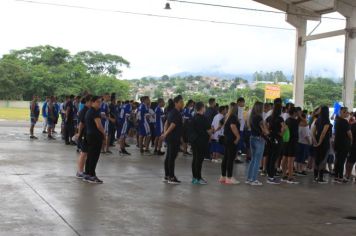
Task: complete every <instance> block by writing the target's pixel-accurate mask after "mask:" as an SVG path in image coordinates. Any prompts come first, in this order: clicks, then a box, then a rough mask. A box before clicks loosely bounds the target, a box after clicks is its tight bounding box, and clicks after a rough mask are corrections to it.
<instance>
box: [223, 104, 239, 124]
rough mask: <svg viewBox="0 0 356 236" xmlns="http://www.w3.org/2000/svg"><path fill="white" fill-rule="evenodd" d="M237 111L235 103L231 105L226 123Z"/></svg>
mask: <svg viewBox="0 0 356 236" xmlns="http://www.w3.org/2000/svg"><path fill="white" fill-rule="evenodd" d="M237 111H238V109H237V104H236V103H234V102H232V103H230V107H229V111H228V112H227V115H226V117H225V123H226V121H227V120H228V119H229V118H230V117H231V116H234V115H236V113H237Z"/></svg>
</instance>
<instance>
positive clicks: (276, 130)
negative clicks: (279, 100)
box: [267, 116, 284, 138]
mask: <svg viewBox="0 0 356 236" xmlns="http://www.w3.org/2000/svg"><path fill="white" fill-rule="evenodd" d="M283 122H284V120H283V118H282V117H280V116H277V117H273V116H269V117H268V118H267V123H268V125H269V131H270V135H271V137H273V138H282V136H281V130H282V124H283Z"/></svg>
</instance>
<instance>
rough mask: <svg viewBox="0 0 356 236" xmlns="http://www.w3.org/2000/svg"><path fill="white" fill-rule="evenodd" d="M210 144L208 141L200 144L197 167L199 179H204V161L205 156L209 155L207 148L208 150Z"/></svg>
mask: <svg viewBox="0 0 356 236" xmlns="http://www.w3.org/2000/svg"><path fill="white" fill-rule="evenodd" d="M208 147H209V144H208V143H203V142H202V143H200V145H199V146H198V150H197V151H198V159H197V169H196V175H197V179H199V180H201V179H202V174H201V171H202V168H203V162H204V158H205V156H206V155H207V153H208V152H207V150H208Z"/></svg>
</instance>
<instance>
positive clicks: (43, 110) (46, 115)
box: [42, 102, 48, 117]
mask: <svg viewBox="0 0 356 236" xmlns="http://www.w3.org/2000/svg"><path fill="white" fill-rule="evenodd" d="M42 116H43V117H48V114H47V102H44V103H43V105H42Z"/></svg>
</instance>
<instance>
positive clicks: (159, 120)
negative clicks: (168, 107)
mask: <svg viewBox="0 0 356 236" xmlns="http://www.w3.org/2000/svg"><path fill="white" fill-rule="evenodd" d="M157 104H158V105H157V107H156V109H155V114H156V124H155V133H156V139H155V150H154V154H156V155H159V156H162V155H164V154H165V153H164V152H162V151H161V149H162V140H160V137H161V135H162V134H163V131H164V130H163V129H164V125H163V120H164V119H165V115H164V112H163V107H164V105H165V103H164V100H163V98H159V99H158V101H157Z"/></svg>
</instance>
